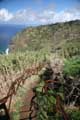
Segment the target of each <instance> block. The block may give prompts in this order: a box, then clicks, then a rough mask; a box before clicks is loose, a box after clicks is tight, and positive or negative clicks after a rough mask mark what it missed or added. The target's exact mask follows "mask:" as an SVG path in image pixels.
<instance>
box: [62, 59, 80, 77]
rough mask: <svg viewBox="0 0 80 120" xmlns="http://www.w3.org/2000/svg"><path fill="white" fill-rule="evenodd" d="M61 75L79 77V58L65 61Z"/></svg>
mask: <svg viewBox="0 0 80 120" xmlns="http://www.w3.org/2000/svg"><path fill="white" fill-rule="evenodd" d="M63 73H64V75H69V76H75V77H76V76H80V57H75V58H71V59H68V60H65V62H64V71H63Z"/></svg>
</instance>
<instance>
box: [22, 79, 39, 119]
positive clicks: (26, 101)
mask: <svg viewBox="0 0 80 120" xmlns="http://www.w3.org/2000/svg"><path fill="white" fill-rule="evenodd" d="M37 84H38V82H37V81H35V82H33V83H30V85H29V86H30V89H29V90H28V91H27V92H26V95H25V97H24V98H23V100H22V101H23V104H24V105H23V106H22V107H21V109H20V111H21V112H20V120H25V119H26V118H28V116H29V113H30V112H27V111H28V110H29V108H30V101H31V99H32V97H33V95H34V93H33V91H32V88H34V87H35V86H36V85H37ZM26 120H28V119H26Z"/></svg>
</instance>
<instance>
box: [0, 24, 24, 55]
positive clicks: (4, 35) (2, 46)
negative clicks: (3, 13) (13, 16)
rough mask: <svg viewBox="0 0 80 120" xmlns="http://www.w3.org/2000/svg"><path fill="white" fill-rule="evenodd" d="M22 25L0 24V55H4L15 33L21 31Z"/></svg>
mask: <svg viewBox="0 0 80 120" xmlns="http://www.w3.org/2000/svg"><path fill="white" fill-rule="evenodd" d="M24 28H25V26H24V25H8V24H0V53H4V52H5V50H6V49H7V48H8V47H9V43H10V41H11V40H12V38H13V36H15V35H16V33H17V32H20V31H22V30H23V29H24Z"/></svg>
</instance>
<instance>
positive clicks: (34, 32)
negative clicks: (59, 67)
mask: <svg viewBox="0 0 80 120" xmlns="http://www.w3.org/2000/svg"><path fill="white" fill-rule="evenodd" d="M79 42H80V20H76V21H70V22H65V23H56V24H50V25H43V26H38V27H29V28H26V29H24V30H23V31H22V32H20V33H18V34H16V36H15V37H14V38H13V40H12V41H11V44H10V49H11V51H25V50H29V51H30V50H31V51H36V50H41V49H45V50H48V51H50V52H52V53H54V52H56V51H57V52H59V53H60V54H65V55H66V56H68V54H69V53H70V55H75V54H80V44H79Z"/></svg>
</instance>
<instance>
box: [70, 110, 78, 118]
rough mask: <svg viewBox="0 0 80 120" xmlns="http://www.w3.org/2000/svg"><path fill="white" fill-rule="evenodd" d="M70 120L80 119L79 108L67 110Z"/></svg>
mask: <svg viewBox="0 0 80 120" xmlns="http://www.w3.org/2000/svg"><path fill="white" fill-rule="evenodd" d="M69 115H70V118H71V120H80V111H79V110H72V111H70V112H69Z"/></svg>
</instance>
